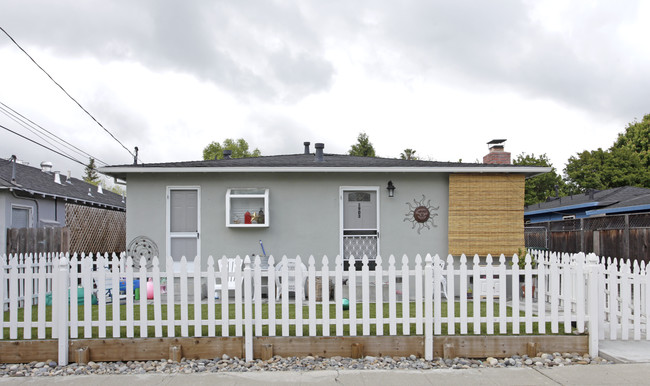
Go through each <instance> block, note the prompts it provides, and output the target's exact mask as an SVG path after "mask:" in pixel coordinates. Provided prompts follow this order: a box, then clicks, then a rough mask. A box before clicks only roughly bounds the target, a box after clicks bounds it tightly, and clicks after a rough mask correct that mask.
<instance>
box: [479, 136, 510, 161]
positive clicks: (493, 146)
mask: <svg viewBox="0 0 650 386" xmlns="http://www.w3.org/2000/svg"><path fill="white" fill-rule="evenodd" d="M505 141H506V140H505V139H493V140H491V141H490V142H488V147H489V148H490V152H489V153H488V154H487V155H486V156H485V157H483V163H484V164H498V165H510V153H508V152H507V151H504V150H503V143H504V142H505Z"/></svg>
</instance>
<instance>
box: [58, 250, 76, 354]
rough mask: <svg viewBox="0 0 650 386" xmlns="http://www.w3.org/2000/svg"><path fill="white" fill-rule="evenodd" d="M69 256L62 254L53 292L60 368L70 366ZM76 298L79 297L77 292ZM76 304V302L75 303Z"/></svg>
mask: <svg viewBox="0 0 650 386" xmlns="http://www.w3.org/2000/svg"><path fill="white" fill-rule="evenodd" d="M68 258H69V255H68V254H65V255H63V254H61V258H60V259H59V266H58V267H57V268H58V270H57V276H58V278H57V287H56V289H55V290H54V291H53V292H54V295H55V296H54V299H56V300H55V303H54V304H55V305H56V306H55V308H56V309H57V330H58V343H59V366H65V365H67V364H68V306H69V302H68V288H69V286H70V283H69V282H70V266H69V264H68ZM74 296H75V297H76V296H77V293H76V292H75V294H74ZM75 303H76V302H75Z"/></svg>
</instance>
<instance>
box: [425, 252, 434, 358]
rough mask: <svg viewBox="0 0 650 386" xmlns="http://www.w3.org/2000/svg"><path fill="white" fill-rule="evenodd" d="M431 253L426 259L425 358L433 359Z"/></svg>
mask: <svg viewBox="0 0 650 386" xmlns="http://www.w3.org/2000/svg"><path fill="white" fill-rule="evenodd" d="M431 263H432V259H431V255H429V254H427V257H426V258H425V259H424V359H426V360H428V361H430V360H433V272H432V270H433V267H432V264H431Z"/></svg>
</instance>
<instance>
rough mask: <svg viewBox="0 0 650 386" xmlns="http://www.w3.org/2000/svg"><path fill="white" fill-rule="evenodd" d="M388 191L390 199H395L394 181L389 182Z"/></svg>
mask: <svg viewBox="0 0 650 386" xmlns="http://www.w3.org/2000/svg"><path fill="white" fill-rule="evenodd" d="M386 189H388V197H395V185H393V181H388V186H387V187H386Z"/></svg>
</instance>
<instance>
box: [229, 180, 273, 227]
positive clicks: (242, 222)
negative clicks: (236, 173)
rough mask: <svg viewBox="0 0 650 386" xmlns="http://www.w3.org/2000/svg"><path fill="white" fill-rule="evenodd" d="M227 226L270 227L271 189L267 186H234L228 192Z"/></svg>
mask: <svg viewBox="0 0 650 386" xmlns="http://www.w3.org/2000/svg"><path fill="white" fill-rule="evenodd" d="M226 226H227V227H233V228H236V227H242V228H255V227H268V226H269V190H268V189H265V188H237V189H235V188H233V189H228V191H227V193H226Z"/></svg>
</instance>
